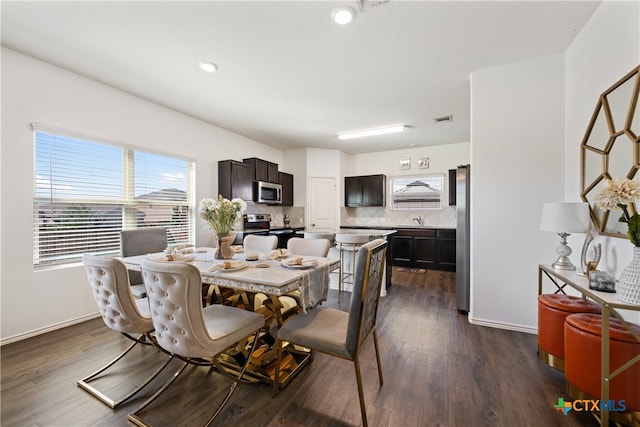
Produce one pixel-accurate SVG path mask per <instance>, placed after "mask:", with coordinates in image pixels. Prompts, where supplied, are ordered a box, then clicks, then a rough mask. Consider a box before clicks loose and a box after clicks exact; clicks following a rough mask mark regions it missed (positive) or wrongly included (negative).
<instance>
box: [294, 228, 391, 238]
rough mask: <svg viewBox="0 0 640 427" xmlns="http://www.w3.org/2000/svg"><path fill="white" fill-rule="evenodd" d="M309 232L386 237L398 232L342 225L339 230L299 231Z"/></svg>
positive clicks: (387, 229) (301, 231) (302, 231)
mask: <svg viewBox="0 0 640 427" xmlns="http://www.w3.org/2000/svg"><path fill="white" fill-rule="evenodd" d="M305 232H309V233H335V234H338V233H340V234H364V235H368V236H371V237H381V236H382V237H384V236H388V235H390V234H393V233H395V232H396V229H394V228H373V227H371V228H368V227H366V228H365V227H340V228H339V229H337V230H322V229H315V230H312V229H304V230H300V231H298V234H304V233H305Z"/></svg>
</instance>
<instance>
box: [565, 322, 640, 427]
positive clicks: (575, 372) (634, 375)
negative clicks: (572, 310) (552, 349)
mask: <svg viewBox="0 0 640 427" xmlns="http://www.w3.org/2000/svg"><path fill="white" fill-rule="evenodd" d="M631 326H632V328H633V330H634V331H636V333H637V334H640V326H638V325H635V324H631ZM601 332H602V318H601V316H600V315H598V314H590V313H580V314H572V315H570V316H567V318H566V321H565V326H564V345H565V376H566V378H567V386H568V390H569V394H570V395H571V397H573V398H576V397H578V398H585V397H591V398H595V399H599V398H600V363H601V362H600V361H601V358H600V336H601ZM609 343H610V346H609V368H610V370H614V369H617V368H618V367H620V366H621V365H623V364H624V363H626V362H627V361H629V360H630V359H632V358H634V357H635V356H637V355H639V354H640V342H639V341H638V340H637V339H635V337H634V336H633V335H631V333H630V332H629V331H628V330H627V329H626V328H625V327H624V325H623V324H622V322H620V321H619V320H618V319H616V318H613V317H611V318H610V319H609ZM623 399H624V401H625V406H626V410H627V415H629V414H632V418H633V419H635V418H636V417H638V416H639V415H640V414H638V411H640V362H639V363H636V364H634V365H632V366H630V367H629V368H628V369H627V370H625V371H623V372H621V373H620V374H619V375H617V376H616V377H614V378H612V379H611V381H610V382H609V399H608V400H609V401H611V400H613V401H614V403H616V406H618V405H617V402H618V401H619V400H623ZM633 412H635V414H633ZM618 414H619V415H622V414H621V413H617V412H610V416H611V417H612V419H613V417H614V415H618ZM638 421H640V418H638ZM620 422H624V421H620ZM624 423H625V424H626V422H624Z"/></svg>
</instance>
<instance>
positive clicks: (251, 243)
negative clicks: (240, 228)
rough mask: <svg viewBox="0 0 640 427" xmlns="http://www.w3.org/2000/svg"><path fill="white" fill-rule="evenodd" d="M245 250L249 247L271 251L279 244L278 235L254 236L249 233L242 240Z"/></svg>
mask: <svg viewBox="0 0 640 427" xmlns="http://www.w3.org/2000/svg"><path fill="white" fill-rule="evenodd" d="M242 245H243V246H244V249H245V251H246V250H247V249H249V250H251V249H253V250H255V251H258V252H269V251H272V250H274V249H275V248H276V247H277V246H278V236H254V235H252V234H249V235H247V236H246V237H245V238H244V241H243V242H242Z"/></svg>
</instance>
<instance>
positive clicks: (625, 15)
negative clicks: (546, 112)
mask: <svg viewBox="0 0 640 427" xmlns="http://www.w3.org/2000/svg"><path fill="white" fill-rule="evenodd" d="M639 20H640V3H639V2H637V1H636V2H614V1H605V2H603V3H602V4H601V5H600V7H599V8H598V9H597V10H596V12H595V13H594V15H593V16H592V17H591V19H590V20H589V22H588V23H587V25H586V26H585V28H584V29H583V30H582V31H581V32H580V34H579V35H578V37H576V39H575V40H574V42H573V43H572V44H571V46H570V47H569V48H568V49H567V52H566V82H567V85H566V99H567V102H566V115H567V120H566V132H565V135H566V136H565V153H566V157H565V169H566V173H565V182H566V191H565V197H567V198H568V197H570V196H572V195H575V194H579V193H580V157H579V156H580V143H581V142H582V139H583V137H584V133H585V130H586V129H587V125H588V123H589V120H590V119H591V115H592V114H593V111H594V109H595V106H596V102H597V101H598V98H599V96H600V94H601V93H602V92H604V91H605V90H606V89H608V88H609V87H610V86H611V85H613V84H614V83H615V82H617V81H618V80H619V79H620V78H622V77H623V76H624V75H625V74H627V73H628V72H629V71H631V70H632V69H633V68H634V67H637V66H638V64H640V26H639V25H638V22H639ZM629 161H631V159H629ZM597 242H600V243H602V247H603V258H602V261H601V263H600V265H599V266H598V268H599V269H601V270H607V271H609V272H611V273H614V274H615V275H616V277H619V275H620V273H621V272H622V269H623V268H624V267H626V265H627V264H628V263H629V262H630V261H631V257H632V254H633V250H632V249H633V246H632V245H631V243H630V242H629V241H628V240H627V239H620V238H611V237H600V238H597V239H596V241H595V242H594V243H597ZM580 247H581V246H579V248H580Z"/></svg>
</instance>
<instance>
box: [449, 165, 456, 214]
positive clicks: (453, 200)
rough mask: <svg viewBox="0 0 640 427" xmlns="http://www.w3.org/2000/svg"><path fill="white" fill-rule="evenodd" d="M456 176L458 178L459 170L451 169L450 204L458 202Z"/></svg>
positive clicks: (453, 204)
mask: <svg viewBox="0 0 640 427" xmlns="http://www.w3.org/2000/svg"><path fill="white" fill-rule="evenodd" d="M456 178H457V171H456V170H455V169H449V206H455V205H456V203H457V201H456V190H457V187H456Z"/></svg>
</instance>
